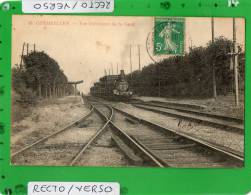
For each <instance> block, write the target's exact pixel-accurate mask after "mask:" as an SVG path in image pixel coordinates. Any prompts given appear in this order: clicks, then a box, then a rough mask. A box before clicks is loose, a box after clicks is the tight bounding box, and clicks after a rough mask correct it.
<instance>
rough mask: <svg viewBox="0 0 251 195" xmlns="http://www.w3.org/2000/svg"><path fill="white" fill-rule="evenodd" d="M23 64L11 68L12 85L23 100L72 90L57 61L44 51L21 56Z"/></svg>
mask: <svg viewBox="0 0 251 195" xmlns="http://www.w3.org/2000/svg"><path fill="white" fill-rule="evenodd" d="M23 61H24V65H22V66H21V67H20V66H16V67H14V68H12V86H13V89H14V90H15V92H17V93H18V94H20V95H21V98H22V100H23V101H31V100H34V99H35V98H36V97H44V98H47V97H58V96H62V95H65V94H69V93H72V92H73V87H72V86H71V85H67V82H68V81H67V77H66V76H65V74H64V73H63V71H62V70H61V69H60V67H59V65H58V63H57V62H56V61H55V60H54V59H52V58H51V57H49V56H48V55H47V54H46V53H44V52H32V53H29V54H28V55H25V56H23Z"/></svg>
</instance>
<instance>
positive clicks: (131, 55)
mask: <svg viewBox="0 0 251 195" xmlns="http://www.w3.org/2000/svg"><path fill="white" fill-rule="evenodd" d="M129 57H130V73H131V79H132V45H130V56H129Z"/></svg>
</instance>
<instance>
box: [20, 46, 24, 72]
mask: <svg viewBox="0 0 251 195" xmlns="http://www.w3.org/2000/svg"><path fill="white" fill-rule="evenodd" d="M24 47H25V43H23V49H22V54H21V60H20V65H19V67H20V70H21V69H22V68H23V57H24Z"/></svg>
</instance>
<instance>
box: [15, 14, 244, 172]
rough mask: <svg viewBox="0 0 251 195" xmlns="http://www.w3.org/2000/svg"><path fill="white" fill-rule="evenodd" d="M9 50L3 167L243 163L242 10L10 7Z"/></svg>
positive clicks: (221, 165) (216, 165) (239, 165)
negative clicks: (229, 14)
mask: <svg viewBox="0 0 251 195" xmlns="http://www.w3.org/2000/svg"><path fill="white" fill-rule="evenodd" d="M11 54H12V56H11V59H12V62H11V70H12V73H11V74H12V75H11V77H12V90H11V97H12V105H11V108H12V109H11V110H12V112H11V117H12V120H11V138H10V139H11V148H10V150H11V151H10V155H11V165H13V166H82V167H90V166H91V167H145V168H147V167H159V168H242V167H243V166H244V135H245V132H244V108H245V105H244V97H245V83H244V82H245V19H244V18H211V17H141V16H140V17H136V16H116V17H115V16H64V15H13V16H12V52H11Z"/></svg>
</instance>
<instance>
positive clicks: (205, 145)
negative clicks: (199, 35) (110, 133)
mask: <svg viewBox="0 0 251 195" xmlns="http://www.w3.org/2000/svg"><path fill="white" fill-rule="evenodd" d="M113 109H114V110H116V111H118V112H120V113H122V114H124V115H126V116H129V117H132V118H134V119H136V120H138V121H140V122H143V123H145V124H148V125H150V126H152V127H156V128H158V129H161V130H163V131H166V132H170V133H173V134H175V135H178V136H180V137H183V138H184V139H187V140H190V141H192V142H194V143H197V144H198V145H201V146H202V147H206V148H208V149H210V150H213V151H216V152H218V153H222V154H224V155H225V156H228V157H229V158H232V159H234V160H236V161H238V162H240V163H243V162H244V158H243V157H242V156H241V155H236V154H233V153H231V152H229V151H226V150H223V149H221V148H218V147H216V146H214V145H212V144H210V143H207V142H205V141H202V140H200V139H197V138H194V137H192V136H190V135H188V134H185V133H181V132H177V131H176V130H174V129H171V128H165V127H163V126H161V125H159V124H156V123H153V122H150V121H147V120H145V119H142V118H139V117H137V116H135V115H132V114H129V113H128V112H125V111H123V110H120V109H118V108H116V107H114V106H113Z"/></svg>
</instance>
